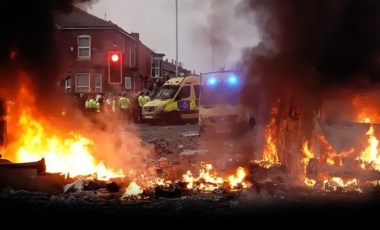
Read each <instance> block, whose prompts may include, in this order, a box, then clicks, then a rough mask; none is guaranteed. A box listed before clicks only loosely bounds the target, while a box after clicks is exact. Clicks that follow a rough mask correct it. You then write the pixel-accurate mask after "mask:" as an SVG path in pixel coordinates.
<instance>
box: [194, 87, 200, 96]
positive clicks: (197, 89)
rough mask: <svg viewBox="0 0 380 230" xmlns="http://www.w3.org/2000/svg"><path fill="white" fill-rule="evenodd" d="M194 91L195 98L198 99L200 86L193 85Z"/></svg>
mask: <svg viewBox="0 0 380 230" xmlns="http://www.w3.org/2000/svg"><path fill="white" fill-rule="evenodd" d="M194 92H195V98H196V99H198V98H199V95H200V94H201V86H200V85H194Z"/></svg>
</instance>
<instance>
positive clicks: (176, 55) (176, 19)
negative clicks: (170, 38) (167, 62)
mask: <svg viewBox="0 0 380 230" xmlns="http://www.w3.org/2000/svg"><path fill="white" fill-rule="evenodd" d="M175 76H176V77H178V0H175Z"/></svg>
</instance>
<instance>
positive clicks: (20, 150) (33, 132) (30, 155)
mask: <svg viewBox="0 0 380 230" xmlns="http://www.w3.org/2000/svg"><path fill="white" fill-rule="evenodd" d="M28 95H29V92H28V90H27V89H26V88H22V90H21V91H20V97H21V99H23V100H24V101H27V100H26V97H27V96H28ZM21 101H22V100H21ZM21 109H22V111H21V112H20V115H19V117H18V118H17V117H12V118H16V119H18V120H17V124H16V126H15V127H16V129H17V130H10V131H14V132H15V133H16V132H17V139H16V140H15V141H14V142H12V143H10V144H9V146H7V149H6V150H5V153H6V155H7V157H8V158H9V159H10V160H14V161H16V162H30V161H38V160H40V159H41V158H44V159H45V164H46V171H47V172H52V173H64V174H69V175H70V176H72V177H75V176H88V175H92V176H95V177H96V178H97V179H99V180H109V179H111V178H116V177H124V175H123V172H122V170H121V169H120V170H118V171H116V170H112V169H109V168H107V167H106V166H105V165H104V164H103V163H102V162H98V161H97V160H96V159H95V157H94V155H93V154H92V153H91V147H92V146H93V144H94V143H93V142H92V141H91V140H89V139H87V138H85V137H83V136H81V135H80V134H79V133H74V132H71V133H69V134H66V135H63V134H61V132H59V131H58V130H57V129H55V128H54V127H52V126H51V125H50V123H49V122H48V121H47V120H44V119H39V120H38V119H36V118H34V117H33V112H32V111H33V110H32V107H31V105H29V106H28V105H27V104H25V105H24V104H22V105H21ZM11 116H12V115H11Z"/></svg>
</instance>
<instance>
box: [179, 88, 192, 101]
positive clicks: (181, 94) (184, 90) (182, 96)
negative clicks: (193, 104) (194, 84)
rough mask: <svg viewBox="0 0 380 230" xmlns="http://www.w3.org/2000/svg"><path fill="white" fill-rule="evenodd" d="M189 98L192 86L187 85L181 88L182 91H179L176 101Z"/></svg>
mask: <svg viewBox="0 0 380 230" xmlns="http://www.w3.org/2000/svg"><path fill="white" fill-rule="evenodd" d="M188 97H190V86H188V85H187V86H184V87H182V88H181V90H180V91H179V93H178V95H177V97H176V100H182V99H186V98H188Z"/></svg>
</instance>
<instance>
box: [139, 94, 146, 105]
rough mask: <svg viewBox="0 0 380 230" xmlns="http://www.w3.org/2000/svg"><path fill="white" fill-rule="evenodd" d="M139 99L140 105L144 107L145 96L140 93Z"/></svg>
mask: <svg viewBox="0 0 380 230" xmlns="http://www.w3.org/2000/svg"><path fill="white" fill-rule="evenodd" d="M137 100H138V101H139V106H140V107H143V105H144V104H145V103H144V96H143V95H140V96H139V97H138V99H137Z"/></svg>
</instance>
